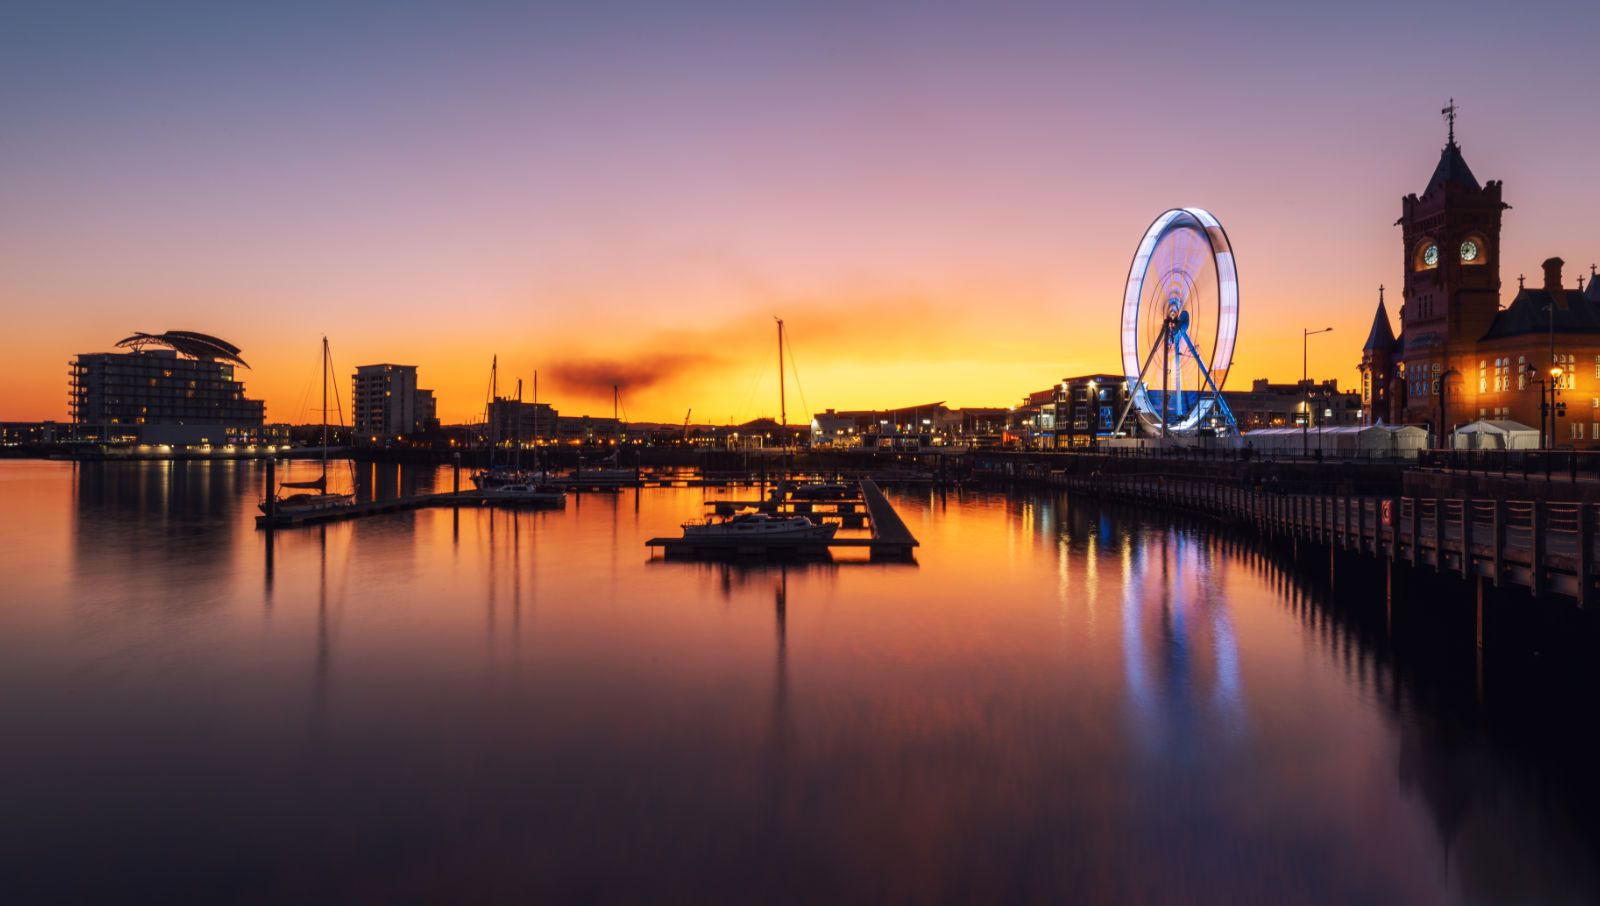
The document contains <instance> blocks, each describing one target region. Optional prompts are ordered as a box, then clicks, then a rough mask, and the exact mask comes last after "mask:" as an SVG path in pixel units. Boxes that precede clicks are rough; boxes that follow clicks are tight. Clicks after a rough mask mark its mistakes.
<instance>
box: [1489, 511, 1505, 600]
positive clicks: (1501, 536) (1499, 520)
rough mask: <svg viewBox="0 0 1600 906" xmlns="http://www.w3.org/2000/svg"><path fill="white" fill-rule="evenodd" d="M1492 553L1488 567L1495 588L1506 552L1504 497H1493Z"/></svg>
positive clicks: (1497, 585)
mask: <svg viewBox="0 0 1600 906" xmlns="http://www.w3.org/2000/svg"><path fill="white" fill-rule="evenodd" d="M1492 528H1493V531H1494V553H1493V554H1492V555H1491V556H1492V558H1493V559H1492V562H1491V565H1490V567H1489V572H1490V574H1491V577H1492V578H1493V579H1494V585H1495V587H1496V588H1499V587H1500V575H1501V570H1503V569H1505V553H1506V501H1505V498H1504V497H1496V498H1495V499H1494V521H1493V526H1492Z"/></svg>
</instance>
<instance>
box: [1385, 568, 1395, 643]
mask: <svg viewBox="0 0 1600 906" xmlns="http://www.w3.org/2000/svg"><path fill="white" fill-rule="evenodd" d="M1393 626H1394V558H1393V557H1390V558H1389V559H1387V560H1385V561H1383V630H1384V633H1385V634H1388V632H1389V630H1390V629H1391V628H1392V627H1393Z"/></svg>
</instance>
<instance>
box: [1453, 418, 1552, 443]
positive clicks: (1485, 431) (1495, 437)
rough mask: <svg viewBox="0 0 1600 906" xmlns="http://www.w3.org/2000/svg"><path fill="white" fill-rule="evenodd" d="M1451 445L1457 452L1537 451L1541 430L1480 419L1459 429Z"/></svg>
mask: <svg viewBox="0 0 1600 906" xmlns="http://www.w3.org/2000/svg"><path fill="white" fill-rule="evenodd" d="M1450 445H1451V446H1452V447H1454V448H1455V449H1457V450H1537V449H1538V448H1539V430H1538V429H1537V428H1530V427H1528V426H1527V425H1524V424H1523V423H1522V422H1514V421H1508V420H1505V419H1493V418H1480V419H1478V420H1477V421H1475V422H1471V423H1469V424H1465V425H1462V426H1461V427H1459V428H1457V429H1456V430H1455V434H1453V435H1452V436H1451V438H1450Z"/></svg>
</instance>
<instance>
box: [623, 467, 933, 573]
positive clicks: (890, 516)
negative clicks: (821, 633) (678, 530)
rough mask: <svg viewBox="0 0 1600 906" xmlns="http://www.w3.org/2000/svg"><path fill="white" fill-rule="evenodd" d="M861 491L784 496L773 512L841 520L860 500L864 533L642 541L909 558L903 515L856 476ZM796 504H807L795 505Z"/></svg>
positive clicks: (710, 552)
mask: <svg viewBox="0 0 1600 906" xmlns="http://www.w3.org/2000/svg"><path fill="white" fill-rule="evenodd" d="M860 487H861V496H860V497H857V498H852V499H846V500H793V499H789V500H784V501H782V502H780V503H779V504H778V506H777V509H778V511H779V512H785V513H795V512H810V513H811V515H813V517H825V516H834V517H836V518H839V519H840V520H841V521H844V520H848V519H851V518H852V516H854V515H855V514H854V512H853V508H854V507H855V506H857V505H864V506H865V508H866V511H867V512H866V521H867V526H868V528H869V529H870V532H871V534H870V537H866V538H860V537H851V538H838V537H835V538H831V539H794V538H789V539H781V538H779V539H772V538H682V537H678V538H651V539H650V540H649V541H646V542H645V546H646V547H649V548H652V549H658V550H661V551H662V552H663V553H665V554H666V555H667V556H669V557H673V556H677V557H699V556H711V557H715V556H724V557H726V556H730V555H731V556H740V557H814V558H824V557H828V556H830V555H831V554H832V552H833V551H834V550H835V549H838V548H866V549H867V550H868V552H869V556H870V557H871V558H872V559H873V560H883V561H902V562H904V561H909V560H911V559H912V551H913V550H914V549H915V548H916V547H917V546H918V542H917V539H916V538H915V537H913V536H912V534H911V530H910V529H908V528H907V527H906V523H905V520H903V519H901V518H900V514H899V513H897V512H895V508H894V504H892V503H890V502H889V500H888V498H886V497H884V496H883V491H881V490H879V488H878V485H877V484H876V483H875V482H873V481H872V480H871V479H862V481H861V482H860ZM706 503H707V504H708V505H722V506H728V505H733V506H740V505H743V506H751V507H755V506H763V505H766V501H759V500H756V501H728V500H724V501H717V500H708V501H706ZM826 504H836V506H835V509H834V511H833V512H831V513H820V512H815V511H813V510H811V509H810V508H814V507H816V506H818V505H826ZM799 507H807V508H808V509H807V510H800V509H798V508H799ZM847 508H849V509H848V510H847Z"/></svg>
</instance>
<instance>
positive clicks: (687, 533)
mask: <svg viewBox="0 0 1600 906" xmlns="http://www.w3.org/2000/svg"><path fill="white" fill-rule="evenodd" d="M838 531H839V526H837V525H831V524H820V525H819V524H818V523H815V522H812V521H811V520H810V519H807V518H806V517H804V516H773V515H769V514H767V513H741V514H739V515H737V516H734V517H732V518H730V519H725V520H723V521H721V522H716V521H712V520H709V519H708V520H706V521H705V522H685V523H684V524H683V537H684V538H692V539H695V540H724V539H725V540H729V541H740V540H762V541H779V540H781V541H789V540H795V541H829V540H832V539H833V536H834V534H835V533H836V532H838Z"/></svg>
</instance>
